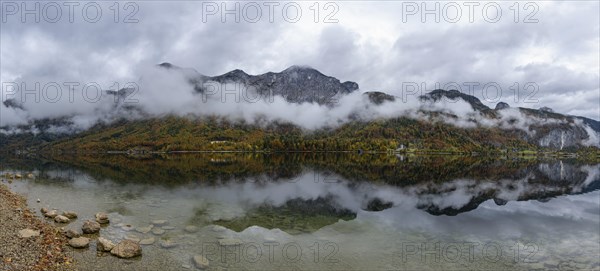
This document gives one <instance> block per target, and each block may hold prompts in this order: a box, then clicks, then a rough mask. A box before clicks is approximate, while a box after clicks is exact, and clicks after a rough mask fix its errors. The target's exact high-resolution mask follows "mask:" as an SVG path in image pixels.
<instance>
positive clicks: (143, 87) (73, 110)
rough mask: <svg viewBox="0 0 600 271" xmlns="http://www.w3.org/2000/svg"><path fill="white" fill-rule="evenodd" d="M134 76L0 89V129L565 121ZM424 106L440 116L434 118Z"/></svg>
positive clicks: (357, 94) (167, 73)
mask: <svg viewBox="0 0 600 271" xmlns="http://www.w3.org/2000/svg"><path fill="white" fill-rule="evenodd" d="M137 78H139V80H138V81H137V83H127V82H122V83H120V84H119V85H118V86H119V87H121V91H120V92H119V93H120V94H116V93H117V92H116V91H117V90H119V89H110V90H107V89H101V87H100V86H99V84H95V85H94V84H86V85H84V84H81V85H80V86H78V87H79V88H77V87H72V88H71V89H69V88H66V87H64V83H63V84H56V83H54V84H49V83H45V84H42V86H43V87H42V86H40V90H39V93H37V94H38V96H35V95H33V94H32V89H34V87H31V86H34V84H28V85H27V86H26V87H22V88H20V89H7V88H5V89H3V90H4V91H3V95H2V101H3V102H5V101H7V100H12V102H13V104H14V103H15V101H16V104H17V105H18V106H13V107H7V106H5V105H1V106H0V108H1V112H0V113H1V114H0V124H1V125H0V127H1V128H0V133H4V134H14V133H23V132H30V133H34V134H35V133H38V132H39V130H38V128H37V127H36V126H35V125H31V124H32V123H33V122H34V121H35V120H43V119H55V118H63V119H65V120H67V121H65V124H62V125H50V128H48V129H47V130H46V132H49V133H75V132H81V131H84V130H86V129H89V128H90V127H92V126H94V125H95V124H98V123H106V124H109V123H111V122H113V121H115V120H118V119H123V118H125V119H130V120H136V119H142V118H160V117H164V116H168V115H175V116H180V117H205V116H222V117H227V118H229V119H230V120H232V121H244V122H246V123H251V124H255V125H266V124H269V123H273V122H280V123H292V124H294V125H297V126H300V127H302V128H303V129H305V130H308V131H311V130H315V129H320V128H325V127H332V128H335V127H338V126H340V125H342V124H344V123H347V122H349V121H354V120H362V121H371V120H376V119H389V118H396V117H408V118H412V119H416V120H426V121H442V122H444V123H448V124H451V125H454V126H457V127H461V128H476V127H480V126H483V127H499V128H502V129H520V130H523V131H525V132H527V133H530V134H532V133H534V132H533V131H531V130H530V126H531V125H544V124H557V123H562V122H563V121H561V120H557V119H552V118H548V119H540V118H536V117H533V116H525V115H524V114H522V113H521V112H520V110H519V109H518V108H507V109H503V110H500V111H497V112H498V117H497V118H490V117H487V116H485V115H483V114H482V113H481V112H479V111H477V110H475V109H473V107H472V106H471V105H470V104H469V103H468V102H466V101H464V100H462V99H448V98H445V97H444V98H442V99H440V100H437V101H424V100H421V99H419V94H415V95H403V97H395V100H394V101H385V102H384V103H382V104H379V105H376V104H375V103H373V102H371V101H370V100H369V97H368V96H367V95H364V92H365V91H364V90H361V89H359V90H357V91H354V92H352V93H349V94H346V95H339V94H338V95H336V96H334V97H331V101H330V103H328V104H318V103H309V102H305V103H290V102H287V101H286V100H285V98H284V97H282V96H277V95H272V94H271V93H267V94H265V93H261V92H259V91H257V90H256V89H253V88H252V87H248V86H244V85H241V84H233V83H226V84H219V83H217V82H212V81H205V82H201V83H202V84H203V86H205V87H207V90H206V91H204V92H198V91H196V90H195V89H194V85H193V84H191V83H190V79H191V75H190V73H189V72H185V71H184V72H182V71H181V70H177V69H164V68H160V67H156V66H151V67H145V68H142V69H140V71H139V73H138V75H137ZM48 85H51V86H59V85H62V89H61V91H62V94H57V93H58V91H57V89H58V87H54V88H52V87H46V86H48ZM7 90H10V91H7ZM23 90H25V91H26V92H23ZM35 90H36V91H37V89H35ZM57 97H58V98H57ZM5 103H6V102H5ZM428 112H440V113H442V114H437V116H435V117H434V116H432V115H431V114H428ZM564 123H567V122H566V121H564ZM577 124H578V125H583V124H582V123H577ZM569 125H573V124H569ZM583 126H584V127H586V128H585V129H586V131H587V133H588V134H589V135H590V136H589V140H588V144H594V141H595V142H596V144H598V143H597V140H596V139H597V138H598V135H597V134H596V133H595V132H594V131H593V130H592V129H591V128H589V127H587V126H586V125H583Z"/></svg>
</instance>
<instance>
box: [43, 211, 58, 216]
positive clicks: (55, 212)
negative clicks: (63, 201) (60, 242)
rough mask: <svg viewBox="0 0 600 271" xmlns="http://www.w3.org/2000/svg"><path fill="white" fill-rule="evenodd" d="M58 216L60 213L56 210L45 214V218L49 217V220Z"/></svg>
mask: <svg viewBox="0 0 600 271" xmlns="http://www.w3.org/2000/svg"><path fill="white" fill-rule="evenodd" d="M57 215H58V212H57V211H56V210H52V211H48V212H46V213H44V216H45V217H49V218H54V217H56V216H57Z"/></svg>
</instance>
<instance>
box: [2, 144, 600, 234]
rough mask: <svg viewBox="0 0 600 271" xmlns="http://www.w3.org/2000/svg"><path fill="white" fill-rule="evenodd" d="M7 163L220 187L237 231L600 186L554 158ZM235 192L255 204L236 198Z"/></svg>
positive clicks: (229, 157) (207, 157)
mask: <svg viewBox="0 0 600 271" xmlns="http://www.w3.org/2000/svg"><path fill="white" fill-rule="evenodd" d="M225 161H226V162H225ZM0 162H1V163H0V164H2V165H4V166H7V167H11V168H20V169H22V170H24V171H31V170H33V169H36V170H39V171H40V175H41V176H44V174H46V175H49V173H50V172H55V171H60V170H64V171H70V170H73V169H76V170H78V171H81V172H85V173H86V174H88V175H90V176H91V177H92V178H93V179H95V180H97V181H110V182H115V183H118V184H131V183H135V184H140V185H159V186H163V187H165V188H168V189H171V188H177V187H181V186H202V187H205V188H204V189H213V190H215V191H217V190H218V191H219V193H223V194H225V195H230V194H231V195H234V196H232V197H231V198H232V200H239V201H240V204H241V205H245V204H247V202H250V203H252V204H251V208H249V210H248V215H247V216H245V217H242V218H238V219H235V220H231V221H220V222H219V223H221V224H223V225H225V224H227V225H228V227H231V228H234V229H243V228H244V227H247V226H249V225H262V226H264V227H266V228H273V227H280V228H281V227H283V228H287V229H288V230H293V229H294V227H295V225H292V226H286V225H285V223H287V222H289V221H288V220H289V219H291V218H290V217H292V218H293V219H296V220H298V221H303V222H305V224H306V225H307V226H306V227H304V226H302V227H304V228H303V229H304V230H306V229H308V230H314V229H317V228H319V227H322V226H323V225H327V224H328V223H335V222H336V221H337V220H338V219H353V218H354V216H355V214H356V213H357V212H360V211H361V210H363V211H382V210H385V209H388V208H393V207H395V206H412V207H416V208H419V209H423V210H425V211H427V212H428V213H430V214H433V215H458V214H460V213H463V212H468V211H471V210H474V209H476V208H477V207H478V206H479V205H480V204H481V203H483V202H485V201H487V200H494V202H495V203H496V204H498V205H504V204H506V203H507V202H509V201H526V200H538V201H545V200H548V199H550V198H552V197H557V196H561V195H566V194H578V193H586V192H589V191H593V190H597V189H599V188H600V174H599V173H598V171H599V169H598V168H599V163H598V161H585V162H582V161H577V160H573V159H571V160H556V159H550V158H547V159H521V158H514V157H511V158H508V157H495V158H490V157H456V156H407V157H397V156H394V155H381V154H377V155H371V154H366V155H355V154H340V153H321V154H319V153H296V154H294V153H292V154H290V153H286V154H233V153H228V154H222V153H211V154H194V155H171V156H158V157H145V158H135V157H128V156H125V155H111V156H106V155H104V156H78V157H66V156H61V157H52V158H43V159H42V158H35V159H28V160H19V159H13V158H10V157H4V158H0ZM67 180H68V178H67ZM243 189H249V190H251V192H252V193H245V192H247V191H243ZM282 191H283V192H282ZM237 194H242V195H246V194H247V195H251V196H248V197H251V198H244V199H238V197H237V196H235V195H237ZM208 196H210V195H208ZM273 197H277V200H276V201H273V200H272V199H273ZM243 200H245V201H246V202H244V201H243ZM283 217H287V219H288V220H285V219H283Z"/></svg>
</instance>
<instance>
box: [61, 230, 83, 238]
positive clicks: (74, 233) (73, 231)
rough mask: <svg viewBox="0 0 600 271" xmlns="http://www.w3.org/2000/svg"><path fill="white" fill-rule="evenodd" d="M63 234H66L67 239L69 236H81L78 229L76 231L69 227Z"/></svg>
mask: <svg viewBox="0 0 600 271" xmlns="http://www.w3.org/2000/svg"><path fill="white" fill-rule="evenodd" d="M65 236H66V237H67V238H69V239H70V238H76V237H79V236H81V233H79V232H78V231H76V230H73V229H69V230H67V231H65Z"/></svg>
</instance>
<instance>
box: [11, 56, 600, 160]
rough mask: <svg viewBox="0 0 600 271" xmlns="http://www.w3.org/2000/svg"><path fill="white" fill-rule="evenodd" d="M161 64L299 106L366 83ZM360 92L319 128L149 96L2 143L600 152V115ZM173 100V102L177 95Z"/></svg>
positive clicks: (302, 70) (49, 123)
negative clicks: (188, 107)
mask: <svg viewBox="0 0 600 271" xmlns="http://www.w3.org/2000/svg"><path fill="white" fill-rule="evenodd" d="M158 68H159V70H168V71H173V72H176V73H180V74H182V75H183V77H184V78H185V79H186V80H187V83H189V84H190V86H191V87H192V88H191V90H190V91H192V92H194V93H193V94H199V93H207V92H210V91H213V90H212V89H210V88H211V87H215V86H218V87H223V85H228V86H227V88H226V90H229V87H230V86H229V85H231V84H232V85H234V86H237V87H243V88H245V89H247V90H248V91H252V92H255V93H258V94H260V95H263V96H270V95H273V96H280V97H283V98H284V99H285V100H286V101H287V102H288V103H290V104H303V103H315V104H319V105H324V106H325V107H326V108H327V110H333V109H336V108H338V109H339V108H340V107H344V106H347V105H346V104H338V103H336V102H337V101H339V100H340V98H343V97H348V96H350V95H357V94H355V93H356V91H357V90H358V84H357V83H354V82H350V81H347V82H341V81H340V80H338V79H336V78H334V77H331V76H327V75H324V74H322V73H321V72H319V71H317V70H315V69H313V68H309V67H302V66H292V67H289V68H287V69H285V70H283V71H281V72H278V73H275V72H268V73H264V74H260V75H249V74H247V73H245V72H244V71H242V70H233V71H230V72H228V73H225V74H223V75H218V76H206V75H202V74H200V73H198V72H197V71H196V70H194V69H189V68H181V67H177V66H175V65H172V64H170V63H162V64H159V65H158ZM134 91H135V90H134V89H129V88H123V89H119V90H109V91H106V94H109V95H111V96H114V97H115V98H118V99H116V100H118V101H122V100H125V99H126V98H127V96H128V95H129V94H131V93H133V92H134ZM140 92H143V90H141V91H140ZM169 95H171V94H169ZM360 96H361V95H360V94H358V98H362V99H363V103H360V102H359V103H357V102H356V101H354V103H355V104H351V105H350V106H354V107H353V108H352V110H345V111H344V110H342V111H343V112H347V114H348V120H347V121H338V123H335V124H334V125H330V126H326V127H320V128H316V129H306V128H303V127H301V126H300V125H297V124H294V123H292V122H289V121H279V120H271V121H268V122H258V123H248V122H246V121H241V120H239V119H238V120H235V119H229V118H227V117H225V116H223V115H210V114H204V115H193V114H187V115H185V116H183V115H181V114H180V115H178V114H172V113H171V114H169V113H162V114H156V113H154V114H151V113H149V112H146V111H144V109H143V108H144V107H143V106H140V105H139V104H125V103H122V102H119V103H116V104H112V105H110V106H106V107H105V108H109V111H108V112H105V115H106V116H103V118H102V121H99V122H97V123H96V124H95V125H93V126H92V127H91V128H89V129H87V130H81V129H79V130H78V126H77V122H76V121H74V120H73V116H63V117H59V118H54V119H33V120H30V121H29V122H28V123H27V124H21V125H17V126H0V151H1V150H16V149H18V150H29V151H39V150H44V151H69V152H77V151H86V152H89V151H92V152H93V151H126V150H144V151H145V150H151V151H181V150H244V151H262V150H268V151H290V150H298V151H323V150H327V151H336V150H352V151H389V150H395V149H398V148H400V149H405V148H406V149H408V150H410V151H438V152H439V151H441V152H452V153H470V152H507V151H510V152H515V153H518V152H521V151H545V150H552V151H557V150H558V151H569V152H575V151H578V150H584V151H586V152H588V150H589V148H592V149H595V150H598V146H599V144H600V143H599V142H598V138H599V137H600V136H599V135H600V123H599V122H598V121H596V120H592V119H588V118H584V117H578V116H569V115H563V114H560V113H556V112H554V111H553V110H551V109H549V108H540V109H531V108H521V107H511V106H510V105H508V104H506V103H502V102H501V103H499V104H498V105H496V107H495V108H494V109H492V108H490V107H488V106H486V105H485V104H483V103H482V102H481V101H480V100H479V99H478V98H476V97H474V96H471V95H468V94H465V93H461V92H459V91H457V90H443V89H436V90H433V91H431V92H429V93H427V94H424V95H421V96H419V97H418V99H417V102H418V105H417V106H416V107H414V108H411V107H410V106H408V105H406V104H404V103H400V101H401V99H399V98H398V97H395V96H393V95H390V94H387V93H385V92H380V91H367V92H364V93H363V94H362V97H360ZM108 100H111V101H112V100H115V99H112V98H110V99H108ZM165 100H167V101H168V100H169V99H168V97H165ZM334 101H336V102H334ZM443 101H454V102H453V103H452V104H457V103H456V102H457V101H463V102H465V103H466V104H468V105H470V108H465V107H468V106H463V104H457V105H458V106H454V107H460V108H459V109H460V110H458V111H456V110H454V111H453V110H452V108H450V107H452V104H450V103H448V104H447V103H443ZM209 102H213V103H214V102H219V101H209ZM197 106H198V107H203V106H204V105H202V104H198V105H197ZM282 106H285V104H284V105H282ZM407 106H408V107H407ZM403 107H407V108H408V109H406V110H408V111H406V110H405V111H397V112H400V113H396V114H397V115H391V116H387V117H385V118H384V117H373V115H377V114H381V113H383V114H387V113H386V112H395V111H394V110H396V109H398V108H403ZM446 107H448V108H446ZM0 108H2V110H21V111H23V110H26V108H25V107H23V106H22V105H20V104H19V103H18V102H17V101H14V100H6V101H4V102H3V103H2V104H0ZM454 109H456V108H454ZM279 110H281V109H279ZM283 110H285V109H283ZM465 112H467V113H465ZM324 114H325V115H327V113H324ZM323 117H326V116H323ZM275 119H276V118H275ZM592 152H593V151H592Z"/></svg>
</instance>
